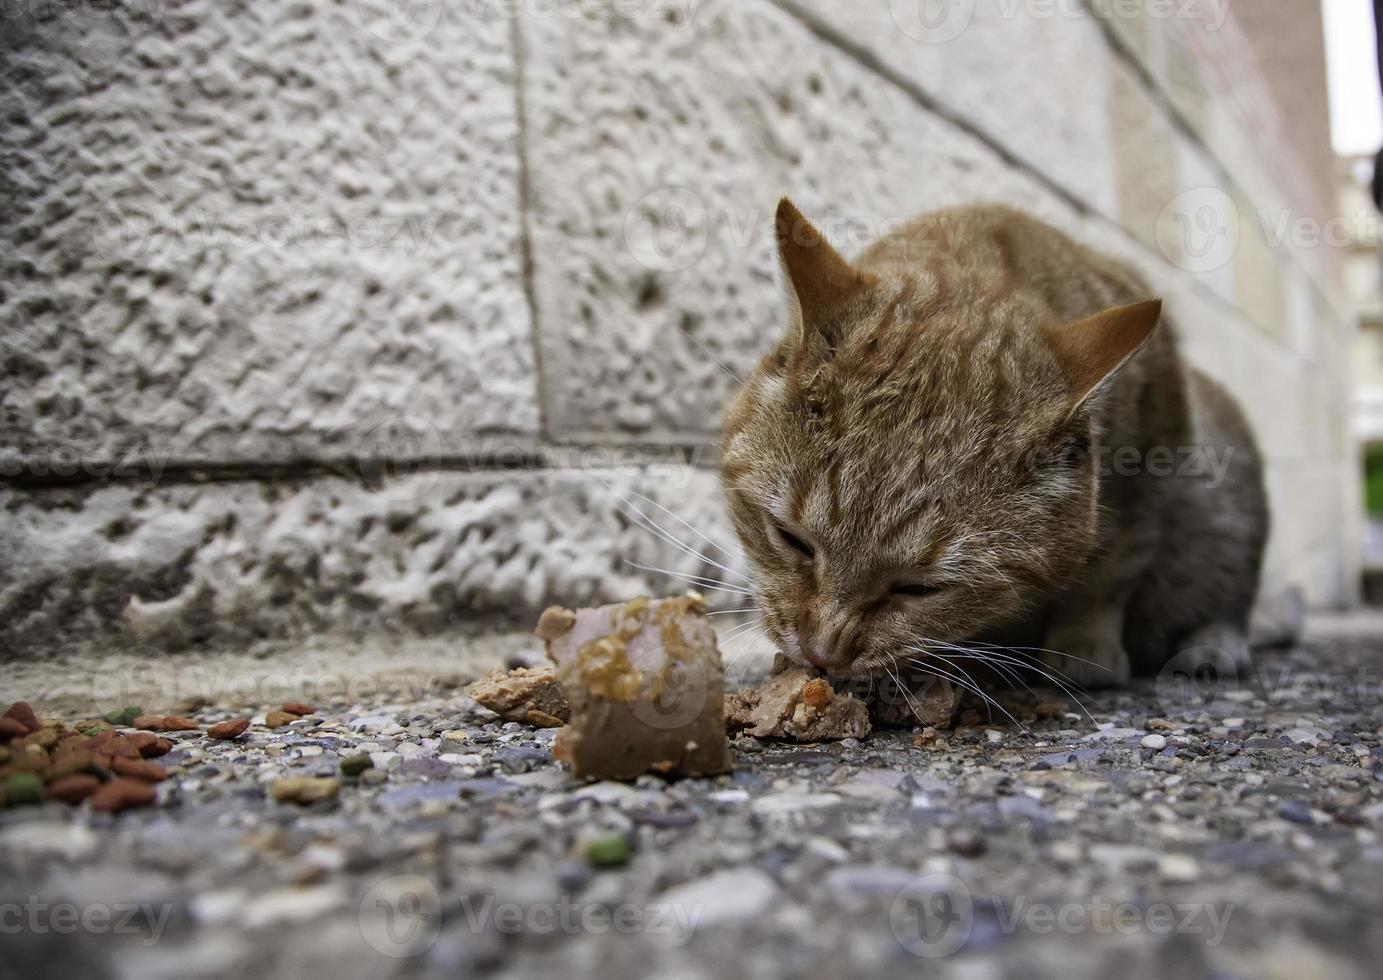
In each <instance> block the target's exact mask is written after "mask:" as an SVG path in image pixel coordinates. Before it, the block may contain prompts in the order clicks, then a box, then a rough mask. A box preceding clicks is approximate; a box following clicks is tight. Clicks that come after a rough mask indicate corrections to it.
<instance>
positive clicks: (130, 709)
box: [101, 705, 144, 728]
mask: <svg viewBox="0 0 1383 980" xmlns="http://www.w3.org/2000/svg"><path fill="white" fill-rule="evenodd" d="M142 714H144V709H143V708H141V707H139V706H138V705H127V706H126V707H124V708H117V709H116V710H115V711H107V712H106V713H105V714H104V715H102V716H101V717H102V718H104V719H105V720H106V723H107V724H111V725H119V726H121V727H123V728H128V727H129V726H130V725H133V724H134V720H135V719H136V718H138V717H139V716H140V715H142Z"/></svg>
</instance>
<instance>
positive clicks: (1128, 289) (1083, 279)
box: [857, 204, 1152, 320]
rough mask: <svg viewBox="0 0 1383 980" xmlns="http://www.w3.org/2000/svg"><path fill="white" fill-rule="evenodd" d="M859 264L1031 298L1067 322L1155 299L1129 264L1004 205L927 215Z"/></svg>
mask: <svg viewBox="0 0 1383 980" xmlns="http://www.w3.org/2000/svg"><path fill="white" fill-rule="evenodd" d="M857 265H859V266H860V267H861V268H863V269H867V270H870V271H875V272H881V273H887V272H888V271H889V270H891V269H896V270H898V271H900V272H908V271H917V270H918V269H919V268H920V269H922V270H924V271H925V272H927V273H928V274H929V275H931V276H933V277H936V278H937V279H938V280H940V282H941V284H942V286H943V288H945V286H946V285H947V284H957V285H959V284H962V283H964V284H965V286H966V287H967V288H972V289H973V288H981V289H985V290H987V291H988V290H992V291H994V292H1021V293H1026V294H1028V295H1029V296H1030V297H1031V298H1032V299H1033V300H1035V301H1036V302H1039V303H1040V304H1041V305H1043V306H1045V307H1047V308H1048V309H1049V310H1050V311H1051V313H1052V315H1053V316H1054V317H1056V318H1057V319H1063V320H1075V319H1079V318H1081V317H1085V316H1089V315H1091V314H1093V313H1096V312H1099V311H1100V310H1103V309H1107V308H1109V307H1111V306H1120V305H1123V304H1126V303H1133V302H1138V301H1140V300H1144V299H1147V298H1148V297H1149V296H1151V295H1152V291H1151V290H1150V289H1149V288H1148V286H1147V284H1146V283H1145V282H1144V281H1143V280H1142V278H1141V277H1140V276H1139V275H1138V274H1137V273H1136V272H1134V271H1133V270H1132V269H1131V268H1129V267H1128V266H1126V265H1124V264H1123V263H1121V262H1119V261H1117V260H1115V259H1111V258H1108V257H1106V256H1103V255H1101V254H1099V253H1098V252H1096V251H1094V250H1092V249H1089V248H1087V247H1085V246H1084V245H1082V244H1080V243H1079V242H1077V241H1075V240H1074V239H1072V238H1071V237H1070V236H1069V235H1067V234H1066V233H1064V232H1062V231H1060V230H1058V229H1056V228H1054V227H1052V226H1051V225H1049V224H1047V223H1046V222H1044V221H1041V220H1040V219H1038V218H1035V217H1033V216H1032V215H1029V214H1026V213H1024V212H1022V211H1019V210H1017V209H1015V208H1010V207H1006V206H1004V205H997V204H979V205H969V206H964V207H955V208H947V209H944V210H940V211H933V212H930V213H928V214H924V215H921V216H919V217H917V218H915V219H913V220H912V221H910V222H909V223H908V224H907V225H904V226H903V227H902V228H900V229H898V230H896V231H893V232H891V233H889V234H886V235H884V236H883V237H882V238H880V239H879V240H878V241H877V242H875V243H874V244H873V245H871V246H870V247H869V248H868V249H867V250H866V251H865V252H864V254H863V255H861V256H860V258H859V259H858V261H857Z"/></svg>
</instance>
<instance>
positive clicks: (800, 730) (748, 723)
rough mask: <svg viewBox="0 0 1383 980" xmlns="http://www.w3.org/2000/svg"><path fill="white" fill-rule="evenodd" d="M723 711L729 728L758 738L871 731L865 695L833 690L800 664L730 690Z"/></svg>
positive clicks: (811, 738) (819, 738)
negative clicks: (760, 680) (746, 687)
mask: <svg viewBox="0 0 1383 980" xmlns="http://www.w3.org/2000/svg"><path fill="white" fill-rule="evenodd" d="M725 715H726V721H727V723H728V724H729V726H730V727H731V728H732V729H735V730H745V731H747V732H748V733H749V734H750V735H753V736H754V737H756V738H781V739H787V740H789V741H793V742H829V741H835V740H839V739H842V738H863V737H864V736H866V735H868V734H869V709H868V708H867V707H865V704H864V702H863V701H860V700H859V699H857V698H855V697H853V696H852V695H849V694H837V693H836V692H835V691H834V690H832V688H831V685H830V683H828V682H827V681H826V680H825V679H823V678H820V677H814V676H812V673H811V671H809V670H807V668H805V667H800V666H791V667H788V669H786V670H784V671H783V672H782V673H779V674H775V675H774V676H772V677H770V678H769V679H768V680H767V681H765V682H764V683H763V684H761V685H759V686H758V687H752V688H748V689H746V690H743V691H736V692H735V693H733V694H730V695H728V696H727V697H726V698H725Z"/></svg>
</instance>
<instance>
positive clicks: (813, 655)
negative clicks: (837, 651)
mask: <svg viewBox="0 0 1383 980" xmlns="http://www.w3.org/2000/svg"><path fill="white" fill-rule="evenodd" d="M802 655H803V656H804V657H806V658H807V660H808V662H810V663H811V665H812V666H813V667H819V668H820V669H822V670H825V669H826V666H827V664H828V663H829V662H830V657H828V656H827V655H826V653H825V652H824V651H822V650H820V649H819V648H817V647H814V646H808V647H803V648H802Z"/></svg>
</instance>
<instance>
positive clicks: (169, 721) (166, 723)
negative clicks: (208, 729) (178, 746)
mask: <svg viewBox="0 0 1383 980" xmlns="http://www.w3.org/2000/svg"><path fill="white" fill-rule="evenodd" d="M201 727H202V726H201V725H199V724H197V723H196V722H195V721H193V720H192V719H191V718H184V717H182V716H181V715H168V716H167V717H166V718H164V719H163V731H165V732H195V731H197V730H198V729H199V728H201Z"/></svg>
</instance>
